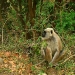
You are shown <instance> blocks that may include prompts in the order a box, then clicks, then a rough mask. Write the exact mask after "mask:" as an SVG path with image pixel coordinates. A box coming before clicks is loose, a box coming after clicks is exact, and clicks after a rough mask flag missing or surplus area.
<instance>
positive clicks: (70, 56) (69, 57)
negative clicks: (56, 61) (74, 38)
mask: <svg viewBox="0 0 75 75" xmlns="http://www.w3.org/2000/svg"><path fill="white" fill-rule="evenodd" d="M74 56H75V54H74V55H71V56H70V57H68V58H67V59H65V61H64V62H62V63H61V64H64V63H65V62H66V61H68V60H69V59H70V58H72V57H74Z"/></svg>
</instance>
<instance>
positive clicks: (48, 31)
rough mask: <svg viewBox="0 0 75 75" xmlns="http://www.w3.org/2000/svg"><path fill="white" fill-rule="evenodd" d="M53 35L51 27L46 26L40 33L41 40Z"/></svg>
mask: <svg viewBox="0 0 75 75" xmlns="http://www.w3.org/2000/svg"><path fill="white" fill-rule="evenodd" d="M52 36H53V29H52V28H46V29H45V30H44V31H43V33H42V40H47V39H50V38H51V37H52Z"/></svg>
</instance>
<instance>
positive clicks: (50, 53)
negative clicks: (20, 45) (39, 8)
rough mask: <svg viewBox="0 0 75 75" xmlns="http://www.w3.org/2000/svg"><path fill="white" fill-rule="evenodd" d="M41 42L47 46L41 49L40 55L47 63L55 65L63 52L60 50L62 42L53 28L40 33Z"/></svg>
mask: <svg viewBox="0 0 75 75" xmlns="http://www.w3.org/2000/svg"><path fill="white" fill-rule="evenodd" d="M42 41H45V42H46V43H47V46H46V47H45V46H42V47H41V54H42V55H43V56H44V58H45V60H46V61H48V63H52V64H55V63H56V62H58V61H59V60H61V58H63V56H64V54H65V52H64V50H62V42H61V39H60V37H59V36H58V35H57V34H56V33H55V32H54V30H53V28H46V29H45V30H44V31H43V33H42Z"/></svg>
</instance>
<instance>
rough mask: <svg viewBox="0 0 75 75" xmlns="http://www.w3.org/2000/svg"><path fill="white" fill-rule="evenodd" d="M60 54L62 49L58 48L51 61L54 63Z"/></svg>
mask: <svg viewBox="0 0 75 75" xmlns="http://www.w3.org/2000/svg"><path fill="white" fill-rule="evenodd" d="M59 54H60V51H58V50H57V51H56V52H55V54H54V56H53V59H52V61H51V62H50V63H52V64H53V63H55V61H56V60H57V58H58V56H59Z"/></svg>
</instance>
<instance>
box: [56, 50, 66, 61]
mask: <svg viewBox="0 0 75 75" xmlns="http://www.w3.org/2000/svg"><path fill="white" fill-rule="evenodd" d="M65 54H66V51H65V50H63V51H62V52H61V53H60V54H59V57H58V59H57V60H56V61H55V62H59V61H60V60H62V59H63V58H64V56H65Z"/></svg>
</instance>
